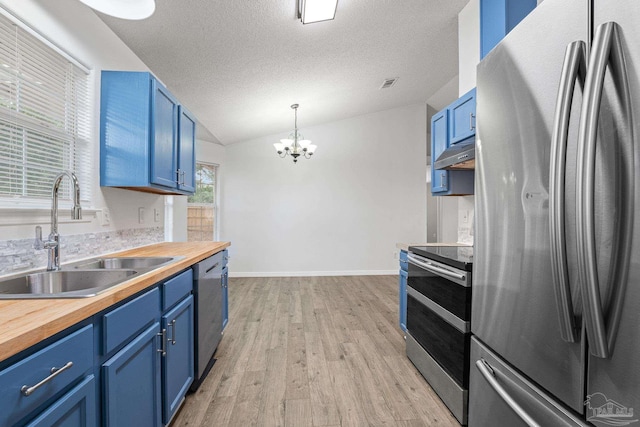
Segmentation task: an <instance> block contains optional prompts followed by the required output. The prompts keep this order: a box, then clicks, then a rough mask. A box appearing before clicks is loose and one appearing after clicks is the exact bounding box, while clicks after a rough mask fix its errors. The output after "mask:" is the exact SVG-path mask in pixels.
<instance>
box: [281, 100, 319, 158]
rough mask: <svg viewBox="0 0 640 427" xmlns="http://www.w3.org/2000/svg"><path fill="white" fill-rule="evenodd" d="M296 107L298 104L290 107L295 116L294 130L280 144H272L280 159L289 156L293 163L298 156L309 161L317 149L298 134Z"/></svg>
mask: <svg viewBox="0 0 640 427" xmlns="http://www.w3.org/2000/svg"><path fill="white" fill-rule="evenodd" d="M298 107H299V105H298V104H293V105H292V106H291V108H292V109H293V111H294V114H295V122H294V130H293V132H291V134H289V138H287V139H281V140H280V142H276V143H275V144H273V146H274V147H275V148H276V151H277V152H278V155H279V156H280V157H281V158H283V159H284V158H285V157H287V156H288V155H290V156H291V157H293V163H298V157H300V156H304V158H305V159H310V158H311V156H313V153H314V152H315V151H316V148H317V146H316V145H313V144H312V143H311V141H309V140H308V139H304V137H303V136H302V134H300V132H298Z"/></svg>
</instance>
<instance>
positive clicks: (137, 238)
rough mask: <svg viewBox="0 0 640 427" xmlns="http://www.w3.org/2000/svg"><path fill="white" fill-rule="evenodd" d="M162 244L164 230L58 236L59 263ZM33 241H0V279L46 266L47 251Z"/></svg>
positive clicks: (153, 229) (150, 229)
mask: <svg viewBox="0 0 640 427" xmlns="http://www.w3.org/2000/svg"><path fill="white" fill-rule="evenodd" d="M163 241H164V227H153V228H132V229H128V230H117V231H106V232H102V233H87V234H72V235H62V236H60V253H61V259H62V263H63V264H64V263H67V262H69V261H73V260H77V259H82V258H89V257H92V256H99V255H103V254H108V253H112V252H117V251H121V250H125V249H130V248H135V247H138V246H143V245H149V244H152V243H158V242H163ZM33 243H34V239H21V240H0V275H4V274H10V273H17V272H20V271H24V270H32V269H35V268H43V267H46V266H47V251H46V250H37V249H34V248H33Z"/></svg>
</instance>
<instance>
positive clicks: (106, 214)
mask: <svg viewBox="0 0 640 427" xmlns="http://www.w3.org/2000/svg"><path fill="white" fill-rule="evenodd" d="M101 214H102V217H101V218H100V225H103V226H105V227H106V226H108V225H109V224H111V212H110V211H109V209H108V208H102V212H101Z"/></svg>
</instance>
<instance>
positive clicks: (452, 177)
mask: <svg viewBox="0 0 640 427" xmlns="http://www.w3.org/2000/svg"><path fill="white" fill-rule="evenodd" d="M475 115H476V90H475V88H474V89H472V90H471V91H469V92H467V93H466V94H464V95H463V96H462V97H460V98H459V99H458V100H456V101H455V102H453V103H452V104H451V105H449V106H448V107H447V108H444V109H443V110H442V111H439V112H438V113H436V114H434V115H433V117H432V118H431V194H433V195H434V196H463V195H469V194H473V190H474V171H473V170H442V169H436V168H435V167H434V163H435V161H436V160H437V159H438V157H439V156H440V155H441V154H442V152H443V151H444V150H446V149H447V148H449V147H451V146H452V145H454V144H457V143H459V142H461V141H464V140H469V139H470V138H475V134H476V129H475V128H476V124H475Z"/></svg>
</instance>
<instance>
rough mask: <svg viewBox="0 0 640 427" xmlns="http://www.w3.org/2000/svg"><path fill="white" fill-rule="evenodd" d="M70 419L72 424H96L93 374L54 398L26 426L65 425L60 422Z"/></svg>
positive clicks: (86, 425)
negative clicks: (57, 397) (56, 398)
mask: <svg viewBox="0 0 640 427" xmlns="http://www.w3.org/2000/svg"><path fill="white" fill-rule="evenodd" d="M71 420H73V425H74V426H75V425H78V426H83V427H91V426H95V425H97V414H96V381H95V377H94V376H93V375H89V376H88V377H87V378H85V380H84V381H82V382H81V383H80V384H78V385H77V386H75V387H74V388H73V390H71V391H70V392H69V393H67V394H65V395H64V396H63V397H61V398H60V399H58V400H56V402H55V403H54V404H52V405H51V406H49V408H47V410H45V411H44V412H43V413H42V414H40V416H38V418H36V419H35V420H33V421H31V422H30V423H29V424H27V427H50V426H60V425H67V424H62V422H63V421H67V422H70V421H71ZM76 423H77V424H76Z"/></svg>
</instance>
